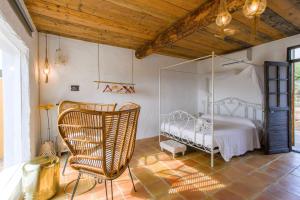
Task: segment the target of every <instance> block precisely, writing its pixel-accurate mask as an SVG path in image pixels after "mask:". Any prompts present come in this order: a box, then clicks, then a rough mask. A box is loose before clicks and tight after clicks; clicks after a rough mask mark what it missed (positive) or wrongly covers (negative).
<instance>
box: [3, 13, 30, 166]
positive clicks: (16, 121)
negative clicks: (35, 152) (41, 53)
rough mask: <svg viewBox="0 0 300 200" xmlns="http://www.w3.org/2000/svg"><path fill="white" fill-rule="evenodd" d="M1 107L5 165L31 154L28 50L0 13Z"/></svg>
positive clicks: (26, 158) (24, 158)
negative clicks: (0, 58) (2, 112)
mask: <svg viewBox="0 0 300 200" xmlns="http://www.w3.org/2000/svg"><path fill="white" fill-rule="evenodd" d="M0 51H1V53H2V63H1V65H2V67H3V71H2V76H3V96H4V99H3V104H4V105H3V107H4V167H9V166H12V165H15V164H18V163H21V162H23V161H25V160H28V159H29V158H30V137H29V119H30V115H29V114H30V107H29V71H28V59H29V50H28V48H27V47H26V45H25V44H24V42H23V41H22V40H21V39H20V38H19V36H18V35H17V34H16V33H15V32H14V31H13V29H12V28H11V27H10V25H9V24H8V23H7V22H6V20H5V18H4V17H3V15H2V14H1V13H0Z"/></svg>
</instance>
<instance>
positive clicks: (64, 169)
mask: <svg viewBox="0 0 300 200" xmlns="http://www.w3.org/2000/svg"><path fill="white" fill-rule="evenodd" d="M69 157H70V152H67V158H66V161H65V164H64V168H63V171H62V175H63V176H64V175H65V171H66V168H67V164H68V160H69Z"/></svg>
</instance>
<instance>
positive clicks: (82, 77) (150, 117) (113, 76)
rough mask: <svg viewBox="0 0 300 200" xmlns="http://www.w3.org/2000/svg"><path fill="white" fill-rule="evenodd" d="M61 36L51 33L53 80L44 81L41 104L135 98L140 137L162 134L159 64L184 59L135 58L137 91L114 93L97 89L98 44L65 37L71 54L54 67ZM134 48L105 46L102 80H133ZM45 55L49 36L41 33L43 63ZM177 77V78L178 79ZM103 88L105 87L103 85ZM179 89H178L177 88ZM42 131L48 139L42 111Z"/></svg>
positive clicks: (54, 114)
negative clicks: (159, 112)
mask: <svg viewBox="0 0 300 200" xmlns="http://www.w3.org/2000/svg"><path fill="white" fill-rule="evenodd" d="M57 47H58V37H57V36H54V35H48V50H49V51H48V52H49V55H48V57H49V62H50V64H51V66H52V69H51V72H50V76H49V83H47V84H45V83H44V82H43V79H44V76H43V75H42V76H41V78H42V82H41V103H42V104H43V103H53V104H56V103H58V102H60V101H61V100H74V101H84V102H98V103H111V102H116V103H118V104H119V105H120V104H122V103H124V102H128V101H133V102H136V103H138V104H140V105H141V115H140V121H139V127H138V135H137V137H138V138H147V137H152V136H157V135H158V120H159V119H158V104H159V98H158V96H159V87H158V86H159V67H162V66H167V65H170V64H175V63H178V62H181V61H183V60H182V59H177V58H172V57H167V56H160V55H151V56H149V57H147V58H145V59H142V60H138V59H134V77H133V79H134V83H136V94H111V93H102V90H97V84H95V83H94V82H93V81H95V80H97V79H98V75H97V70H98V69H97V44H95V43H90V42H84V41H79V40H74V39H68V38H63V37H62V38H61V48H62V49H63V52H65V54H66V56H67V57H68V61H67V64H66V65H65V66H59V67H58V66H54V65H53V64H54V54H55V50H56V48H57ZM132 53H133V51H132V50H129V49H124V48H118V47H112V46H107V45H101V47H100V60H101V62H100V63H101V67H100V69H101V70H100V71H101V72H100V73H101V79H102V80H106V81H119V82H129V81H131V63H132V61H131V60H132ZM44 58H45V36H44V34H41V35H40V64H41V66H43V61H44ZM174 80H175V79H174ZM72 84H74V85H79V86H80V91H79V92H71V91H70V86H71V85H72ZM101 89H103V87H102V88H101ZM174 89H175V88H174ZM56 123H57V110H56V109H53V110H52V111H51V128H52V132H53V136H52V138H53V139H54V137H55V136H56V135H57V127H56ZM42 130H43V131H42V132H43V138H46V136H47V131H46V114H45V113H44V112H43V113H42Z"/></svg>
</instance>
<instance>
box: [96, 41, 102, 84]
mask: <svg viewBox="0 0 300 200" xmlns="http://www.w3.org/2000/svg"><path fill="white" fill-rule="evenodd" d="M97 52H98V60H97V62H98V63H97V64H98V80H99V81H100V80H101V77H100V56H99V53H100V44H99V43H98V51H97ZM97 89H98V90H99V89H100V82H98V86H97Z"/></svg>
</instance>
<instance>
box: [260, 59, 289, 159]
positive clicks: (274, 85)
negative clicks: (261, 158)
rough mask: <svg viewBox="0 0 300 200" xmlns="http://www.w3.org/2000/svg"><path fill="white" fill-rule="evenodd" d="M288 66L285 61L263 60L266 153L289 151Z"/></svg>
mask: <svg viewBox="0 0 300 200" xmlns="http://www.w3.org/2000/svg"><path fill="white" fill-rule="evenodd" d="M290 85H291V80H290V68H289V64H288V63H287V62H269V61H266V62H265V92H266V93H265V132H266V144H265V147H266V153H268V154H271V153H282V152H289V151H290V136H289V130H290V88H291V87H290Z"/></svg>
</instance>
